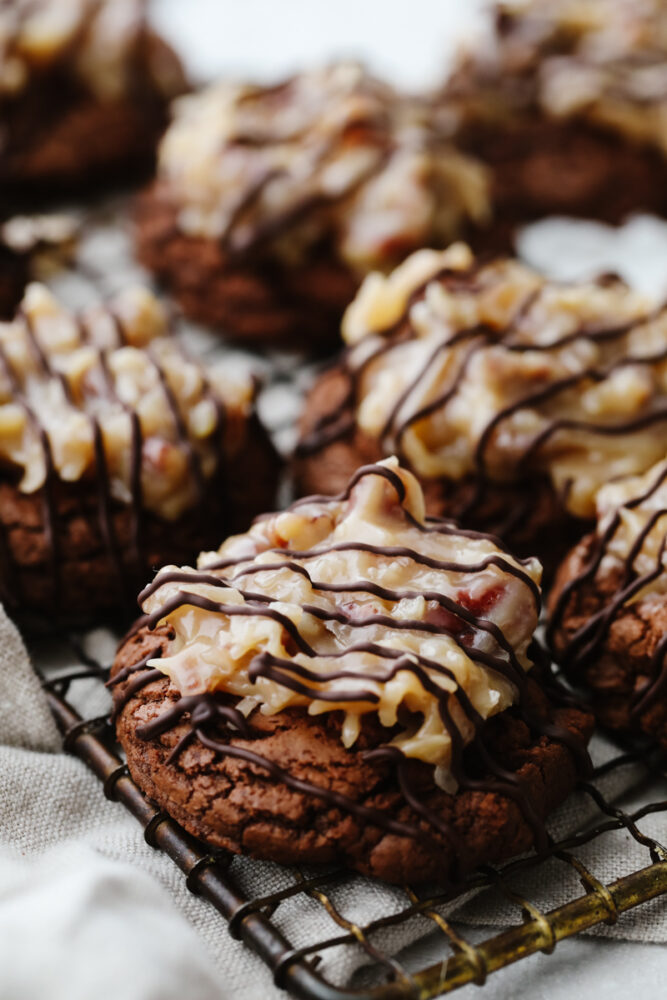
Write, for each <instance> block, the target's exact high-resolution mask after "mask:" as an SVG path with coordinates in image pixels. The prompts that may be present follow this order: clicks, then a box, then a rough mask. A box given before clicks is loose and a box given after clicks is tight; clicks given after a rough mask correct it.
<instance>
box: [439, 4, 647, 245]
mask: <svg viewBox="0 0 667 1000" xmlns="http://www.w3.org/2000/svg"><path fill="white" fill-rule="evenodd" d="M495 11H496V17H495V27H494V30H493V32H492V35H491V37H490V39H489V40H488V41H486V42H484V41H481V40H480V44H479V45H478V47H477V48H476V49H475V50H474V51H472V52H467V53H465V54H464V55H462V57H461V58H460V60H459V63H458V65H457V66H456V67H455V70H454V72H453V74H452V76H451V78H450V79H449V81H448V82H447V84H446V86H445V88H444V91H443V93H442V94H441V97H440V100H441V110H442V111H443V112H444V114H445V115H446V116H447V118H448V119H450V118H451V117H452V116H454V117H455V119H456V120H457V127H456V131H455V134H456V137H457V141H458V142H459V143H460V144H461V146H462V147H463V148H464V149H466V150H467V151H468V152H470V153H471V154H473V155H474V156H476V157H479V159H480V160H482V162H484V163H486V164H487V165H488V166H489V167H490V168H491V171H492V176H493V181H492V190H493V204H494V209H495V215H496V220H497V222H498V223H499V224H500V225H503V224H504V223H507V222H523V221H526V220H527V219H531V218H540V217H542V216H545V215H551V214H565V215H582V216H585V217H587V218H601V219H605V220H607V221H610V222H619V221H621V220H622V219H623V218H624V217H625V216H626V215H627V214H629V213H630V212H633V211H634V212H636V211H650V212H657V213H659V214H663V215H664V214H665V213H667V194H666V193H665V191H666V187H665V182H666V181H667V160H666V159H665V150H666V149H667V134H666V133H665V126H664V117H665V108H666V106H667V105H666V104H665V87H664V83H663V80H662V73H663V66H664V62H665V54H666V53H665V48H664V37H665V33H664V27H665V23H666V20H665V19H666V13H665V7H664V4H662V3H661V2H660V0H649V2H648V3H645V4H630V3H608V2H606V0H594V2H593V3H589V4H587V5H586V9H585V10H583V9H582V8H581V7H580V6H576V5H573V4H571V3H569V2H568V0H531V2H530V3H528V4H522V5H520V6H517V5H516V4H509V3H499V4H496V7H495Z"/></svg>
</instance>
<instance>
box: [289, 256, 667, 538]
mask: <svg viewBox="0 0 667 1000" xmlns="http://www.w3.org/2000/svg"><path fill="white" fill-rule="evenodd" d="M491 266H492V267H493V263H492V264H491ZM485 267H486V265H485V264H484V262H482V261H479V260H478V261H476V262H474V263H473V264H472V266H470V267H469V268H467V269H466V270H463V271H452V270H451V269H448V268H446V269H442V270H441V271H440V272H438V273H436V274H435V275H433V276H431V277H429V278H428V279H427V280H425V281H424V282H423V283H422V284H421V285H419V286H418V287H417V288H416V289H415V290H414V291H413V292H412V294H411V295H410V297H409V299H408V302H407V305H406V307H405V309H404V311H403V313H402V315H401V316H400V318H399V319H398V320H397V321H396V322H394V323H392V324H391V326H390V327H387V328H386V329H384V330H379V331H369V333H368V334H367V337H366V338H365V339H364V340H362V341H360V342H358V343H357V344H356V345H354V346H353V347H350V348H348V349H347V350H346V351H345V352H343V354H342V356H341V359H340V362H339V370H340V371H341V373H342V375H343V376H344V379H345V382H346V385H347V388H346V390H345V393H344V396H343V398H342V399H339V398H337V399H336V400H335V403H334V404H333V405H332V408H331V409H330V410H328V411H327V412H325V413H323V414H321V415H319V416H318V418H317V419H316V421H315V422H314V424H313V425H312V427H311V428H310V429H309V430H308V431H307V432H306V433H305V434H304V436H303V437H302V440H301V441H300V443H299V444H298V446H297V449H296V457H297V459H307V458H308V457H309V456H314V455H316V454H318V453H319V452H321V451H322V450H323V449H325V448H327V447H328V446H329V445H331V444H333V443H335V442H338V441H345V442H348V443H351V444H352V446H353V447H354V440H355V435H356V433H357V429H358V427H357V408H358V406H359V405H360V403H361V401H362V398H363V395H362V394H363V384H362V383H363V379H364V377H365V376H366V375H367V373H368V372H369V371H371V370H372V366H373V365H374V364H375V363H376V362H377V361H379V360H381V359H382V358H383V357H384V356H385V355H386V354H388V353H390V352H391V351H393V350H394V349H395V348H397V347H399V346H400V345H401V344H403V343H405V342H406V341H409V340H415V339H418V338H419V336H420V334H419V331H418V330H417V329H416V328H415V326H414V323H413V315H412V309H413V306H414V305H415V304H416V303H418V302H421V301H424V300H425V299H426V295H427V290H428V289H429V288H430V287H432V286H437V285H440V286H441V287H443V288H444V289H445V290H446V291H448V292H450V293H452V294H456V293H457V292H459V291H463V292H468V293H472V294H474V293H475V292H476V291H477V288H478V285H479V284H480V276H483V274H484V270H485ZM501 280H502V279H501ZM604 284H605V282H604V280H603V279H602V280H601V281H600V285H601V286H604ZM550 287H552V286H551V285H549V284H548V283H545V284H543V285H542V286H540V287H539V288H538V289H537V290H533V291H531V292H529V293H528V294H527V295H526V296H525V297H524V299H523V301H521V302H519V303H518V305H517V307H516V310H515V311H514V314H513V315H512V317H511V319H510V320H509V322H508V323H507V325H506V326H505V327H504V328H501V329H498V328H492V327H490V326H487V325H485V324H476V325H473V326H471V327H467V328H463V329H459V330H456V331H455V332H454V333H452V334H451V335H448V336H445V335H443V339H441V340H439V341H438V342H437V343H436V344H435V346H434V347H433V349H432V350H431V351H430V352H429V354H428V356H427V357H426V359H425V361H424V362H423V363H422V364H421V366H420V368H419V370H418V372H417V374H416V375H415V376H414V377H413V378H411V380H410V381H409V383H408V384H407V385H406V386H405V387H403V388H402V390H401V391H400V394H399V395H398V396H397V398H396V400H395V401H394V403H393V405H392V406H391V409H390V410H389V413H388V416H387V417H386V419H385V423H384V425H383V427H382V428H381V430H380V431H379V432H378V434H377V439H376V444H377V447H378V451H379V452H380V453H381V454H383V455H391V454H396V455H398V457H399V458H400V460H401V462H402V463H403V464H405V465H407V466H408V467H411V466H410V460H409V458H408V457H407V455H406V453H405V448H404V438H405V435H406V433H407V432H408V431H410V429H411V428H412V427H414V426H415V425H416V424H418V423H420V422H421V421H424V420H426V419H428V418H432V417H434V416H436V417H438V418H443V419H446V418H445V416H444V415H445V414H446V411H447V408H448V406H449V405H450V404H451V403H452V402H454V401H455V400H456V399H457V397H458V394H459V392H460V390H461V388H462V386H463V381H464V379H465V377H466V375H467V373H468V371H469V368H470V365H471V363H473V361H474V360H475V359H476V358H477V357H478V356H479V354H480V352H483V351H485V350H487V349H488V348H490V347H494V346H499V347H502V349H503V350H504V351H507V352H510V353H520V354H523V353H527V352H535V353H537V354H540V353H543V354H544V353H548V352H552V351H553V352H557V351H560V350H562V349H564V348H568V347H570V346H571V345H575V344H576V343H577V342H584V343H586V342H587V343H590V344H592V345H598V344H604V345H607V346H608V349H609V351H610V355H611V356H610V359H609V360H608V361H607V362H605V363H604V364H601V365H600V366H597V367H596V366H587V367H582V369H581V370H580V371H575V372H573V373H571V374H567V375H565V376H561V377H558V378H555V379H554V380H552V381H551V382H549V384H547V385H545V384H544V382H543V381H542V380H541V379H540V381H538V383H537V384H538V386H539V387H538V388H534V387H533V388H531V387H530V385H529V386H528V388H527V389H526V391H524V392H523V393H522V394H521V395H520V396H519V398H515V399H513V400H512V401H511V402H509V403H508V404H507V405H504V406H502V407H501V408H499V409H498V410H497V411H496V412H495V414H494V415H493V416H492V417H491V418H490V419H489V420H488V422H487V423H486V425H485V426H484V427H482V428H481V430H480V432H479V435H478V436H477V438H476V442H475V444H474V445H473V453H472V454H471V455H470V459H471V467H472V471H471V472H469V473H466V474H465V476H463V478H465V479H466V480H469V479H472V485H473V488H472V490H471V492H470V495H469V496H468V499H467V500H466V502H465V504H464V506H463V507H462V508H461V509H459V510H457V516H458V517H463V518H466V517H469V518H473V523H474V515H475V512H476V511H479V510H480V509H481V508H483V506H484V504H485V503H486V501H490V500H491V499H492V495H493V489H494V484H495V483H496V482H497V481H500V482H501V485H502V484H507V483H508V482H512V483H515V484H519V483H524V484H526V489H527V492H529V489H530V487H529V484H530V483H531V482H533V481H534V480H535V479H536V478H541V477H542V476H543V475H544V472H545V469H544V463H542V464H541V459H542V456H543V453H544V448H545V446H546V445H548V444H549V443H550V442H551V441H552V440H553V439H554V438H556V437H557V436H558V435H559V434H564V433H565V434H575V435H581V436H583V437H584V439H586V438H592V439H595V438H612V437H617V436H618V437H620V436H624V435H628V436H632V435H634V434H640V433H642V432H645V431H646V430H647V429H649V428H651V427H658V426H659V425H664V428H663V430H661V431H660V433H663V434H665V437H666V441H667V399H665V398H664V397H660V396H659V395H657V396H656V397H655V398H654V400H653V401H649V402H648V403H647V404H646V405H645V406H644V408H643V409H642V410H641V411H639V412H638V413H637V414H636V415H634V416H632V417H631V418H627V419H624V418H622V415H621V414H619V415H617V416H616V417H614V416H612V417H610V418H609V419H604V420H598V421H595V420H593V419H589V418H587V417H586V416H581V417H576V416H574V417H573V418H569V417H568V416H567V415H562V416H561V415H559V413H558V408H559V405H560V398H561V397H562V396H563V395H564V394H566V393H567V394H569V395H571V394H572V393H573V392H577V391H584V390H585V389H586V388H587V386H588V385H590V384H595V383H602V382H604V381H605V380H606V379H608V378H610V376H612V375H613V374H614V373H615V372H617V371H619V370H620V369H622V368H629V367H631V366H636V367H640V366H651V365H659V364H661V363H662V362H664V361H665V360H666V359H667V345H666V346H665V347H659V348H658V349H657V350H656V351H654V352H652V353H651V354H648V353H645V354H642V353H630V348H629V347H626V346H625V345H624V344H623V343H622V339H623V338H624V337H626V336H627V335H628V334H630V333H631V332H632V331H633V330H634V328H635V327H638V326H642V325H644V324H649V323H651V322H652V321H655V320H660V319H662V318H663V317H664V316H665V309H666V307H664V306H661V307H660V308H658V309H655V310H652V311H648V310H647V311H646V313H645V314H643V315H641V316H638V317H637V318H636V319H635V320H632V321H627V322H624V323H615V324H612V325H609V326H606V325H604V324H602V325H594V324H592V323H582V324H581V325H580V326H578V327H577V328H576V329H575V330H573V331H570V332H568V333H566V334H563V335H562V336H560V337H557V338H555V339H554V340H552V341H550V342H549V343H539V342H538V343H535V342H534V339H531V340H528V339H526V337H525V334H523V338H524V339H520V338H521V336H522V324H523V323H524V322H525V320H526V319H527V318H529V317H530V315H531V313H532V311H533V310H534V309H535V308H536V307H538V306H539V304H540V300H541V298H542V295H543V293H544V292H545V291H546V290H548V289H549V288H550ZM376 341H377V342H378V346H372V347H370V348H368V347H367V346H366V347H364V346H363V345H375V343H376ZM457 350H458V352H459V354H458V357H457V356H454V357H453V359H452V365H451V366H448V369H447V374H446V375H444V376H443V377H442V379H441V384H440V383H438V384H437V385H436V386H435V387H431V386H430V382H431V381H432V375H431V374H430V373H431V372H432V369H433V366H434V365H435V364H436V363H437V362H438V360H439V359H440V357H441V356H442V355H443V354H444V353H445V352H448V351H457ZM420 393H423V394H426V393H428V395H430V396H431V397H432V398H430V399H428V396H427V399H428V401H427V402H425V403H424V404H423V405H421V406H418V407H417V406H416V405H415V406H413V407H412V408H411V406H410V401H411V399H412V398H413V397H415V396H416V395H418V394H420ZM528 409H537V410H539V411H540V412H541V414H542V416H543V418H544V426H543V427H542V428H541V429H540V430H539V432H538V433H537V434H535V435H534V436H533V437H532V439H531V440H529V441H527V442H526V443H525V445H524V446H523V447H522V451H521V454H520V455H519V456H518V458H517V460H516V461H515V462H513V467H512V465H511V464H510V462H509V461H507V462H505V466H504V468H503V469H502V470H501V471H500V472H498V471H494V470H492V469H490V468H489V450H490V448H491V446H492V445H493V444H494V442H495V441H497V439H498V438H499V436H502V433H503V427H504V425H507V422H508V421H509V420H510V419H511V418H512V417H514V416H515V414H518V413H520V411H522V410H528ZM363 433H364V432H362V434H363ZM565 440H566V439H565ZM629 447H630V446H629ZM654 460H655V458H654V459H653V461H654ZM413 471H417V473H418V470H414V469H413ZM547 471H548V470H547ZM637 471H644V470H643V469H638V470H637ZM426 478H430V477H426ZM436 478H441V479H442V480H443V482H446V481H447V477H446V476H441V477H436ZM566 493H567V491H565V493H564V495H563V496H561V497H560V498H559V502H560V503H561V504H562V505H563V506H564V505H565V503H566V500H567V496H566ZM527 504H528V505H527V508H526V510H523V509H521V510H518V511H516V512H515V511H513V512H512V513H511V514H510V515H509V516H510V521H508V522H507V523H505V522H504V521H502V522H500V521H499V523H497V524H496V523H492V527H493V529H494V530H495V531H496V532H497V533H501V531H504V532H505V533H507V531H508V528H509V529H511V528H512V527H516V526H517V524H520V522H521V521H522V520H523V519H524V517H525V514H526V513H527V510H529V509H530V506H529V505H530V495H529V496H528V498H527ZM502 516H503V517H504V514H503V515H502Z"/></svg>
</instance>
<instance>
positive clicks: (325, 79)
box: [137, 63, 488, 350]
mask: <svg viewBox="0 0 667 1000" xmlns="http://www.w3.org/2000/svg"><path fill="white" fill-rule="evenodd" d="M487 214H488V204H487V200H486V175H485V173H484V170H483V169H482V168H480V167H479V165H477V164H476V163H475V162H474V161H472V160H471V159H470V158H468V157H464V156H461V154H460V153H458V152H457V151H456V150H454V149H453V148H452V146H451V143H450V142H449V140H448V139H447V138H446V136H444V135H443V134H442V133H440V132H439V131H438V130H437V129H436V128H435V127H434V125H433V123H432V121H431V118H430V116H429V115H428V113H427V108H426V105H425V104H424V103H423V102H418V101H416V100H408V99H407V98H404V97H402V96H400V95H399V94H397V93H396V92H395V91H394V90H393V89H392V88H390V87H389V86H387V85H385V84H383V83H381V82H380V81H378V80H375V79H373V78H372V77H370V76H369V75H368V74H366V73H365V72H364V71H363V70H362V69H361V68H360V67H359V66H356V65H353V64H347V63H344V64H338V65H333V66H330V67H328V68H326V69H322V70H317V71H312V72H306V73H302V74H300V75H297V76H294V77H292V78H291V79H289V80H286V81H285V82H284V83H281V84H278V85H276V86H273V87H255V86H249V85H235V84H231V83H218V84H215V85H213V86H210V87H208V88H206V89H205V90H204V91H202V92H201V93H199V94H196V95H193V96H190V97H187V98H184V99H183V100H181V101H179V102H177V103H176V105H175V109H174V117H173V121H172V124H171V125H170V127H169V129H168V130H167V132H166V134H165V137H164V139H163V141H162V144H161V147H160V152H159V157H158V170H157V181H156V183H155V185H154V186H153V187H151V188H150V189H149V190H148V191H147V192H146V193H145V195H144V196H143V198H141V199H140V202H139V206H138V211H137V248H138V254H139V257H140V259H141V260H142V261H143V262H144V264H146V266H147V267H148V268H149V269H150V270H152V271H153V272H154V273H155V274H157V275H158V277H159V278H160V279H161V280H163V281H164V283H165V284H166V286H167V287H168V288H170V289H171V290H172V291H173V293H174V295H175V296H176V297H177V298H178V300H179V301H180V303H181V305H182V306H183V309H184V311H185V312H186V313H188V315H191V316H193V317H194V318H195V319H197V320H200V321H202V322H205V323H208V324H211V325H213V326H216V327H219V328H220V329H222V330H223V332H224V333H226V334H228V335H229V336H232V337H236V338H238V339H240V340H243V341H245V342H255V343H270V344H273V343H277V344H286V343H287V344H292V345H294V344H296V345H298V346H300V347H305V348H307V349H315V350H317V349H320V348H321V347H322V346H326V345H327V344H331V343H335V342H336V340H337V337H338V325H339V321H340V316H341V314H342V312H343V310H344V308H345V306H346V305H347V303H348V302H349V300H350V298H351V297H352V295H353V294H354V291H355V290H356V288H357V287H358V284H359V282H360V280H361V278H362V277H363V275H364V274H365V273H367V272H368V271H370V270H373V269H377V268H379V269H381V270H386V269H388V268H390V267H391V266H393V265H394V264H395V263H397V262H398V261H400V260H402V259H403V258H404V257H405V256H407V254H408V253H409V252H410V251H411V250H413V249H415V248H417V247H419V246H422V245H424V244H428V245H435V246H439V245H446V244H447V243H449V242H450V240H451V239H452V238H453V237H454V236H457V235H459V234H460V233H461V232H462V231H464V230H465V231H467V230H468V229H469V228H470V226H471V225H473V224H477V223H482V222H483V221H484V220H485V219H486V217H487Z"/></svg>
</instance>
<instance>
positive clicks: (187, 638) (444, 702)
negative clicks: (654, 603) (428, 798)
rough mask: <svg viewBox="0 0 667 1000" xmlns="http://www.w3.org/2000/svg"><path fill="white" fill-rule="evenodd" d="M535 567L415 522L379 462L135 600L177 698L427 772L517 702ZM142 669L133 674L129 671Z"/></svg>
mask: <svg viewBox="0 0 667 1000" xmlns="http://www.w3.org/2000/svg"><path fill="white" fill-rule="evenodd" d="M540 573H541V570H540V565H539V563H538V562H537V560H534V559H530V560H526V561H523V562H521V561H518V560H516V559H514V558H513V557H512V556H510V555H508V554H507V553H506V552H504V551H502V550H501V549H499V548H498V545H497V543H496V542H495V541H494V539H492V538H491V537H489V536H485V535H480V534H476V533H474V532H463V531H460V530H459V529H457V528H456V527H455V526H454V525H453V524H452V523H451V522H447V521H441V520H431V519H427V518H425V515H424V501H423V496H422V492H421V489H420V487H419V485H418V483H417V481H416V479H415V478H414V477H413V476H412V475H411V474H410V473H408V472H406V471H405V470H404V469H402V468H400V466H399V465H398V462H397V460H396V459H395V458H391V459H387V460H386V461H384V462H382V463H380V464H378V465H373V466H365V467H363V468H362V469H360V470H359V471H358V472H357V473H356V475H355V476H354V477H353V478H352V480H351V481H350V484H349V486H348V488H347V489H346V490H345V491H344V493H342V494H340V495H339V496H336V497H332V498H326V497H308V498H306V499H304V500H300V501H298V502H297V503H296V504H294V505H293V506H292V507H290V508H289V509H288V510H286V511H284V512H283V513H279V514H273V515H270V516H269V517H267V518H266V519H263V520H260V521H258V522H256V523H255V525H253V527H252V528H251V529H250V531H249V532H248V533H247V534H245V535H238V536H235V537H233V538H230V539H229V540H228V541H227V542H225V543H224V544H223V545H222V546H221V548H220V549H219V550H218V552H215V553H204V554H203V555H202V556H201V557H200V559H199V562H198V568H197V569H196V570H194V569H190V568H187V567H185V568H182V569H177V568H176V567H166V568H164V569H163V570H161V571H160V573H159V574H158V576H157V577H156V579H155V581H154V582H153V583H152V584H151V585H150V586H149V587H148V588H146V590H145V591H144V592H143V595H142V596H141V598H140V600H141V601H142V604H143V608H144V611H145V612H146V614H147V615H148V623H149V624H150V625H151V626H156V625H158V624H168V625H169V626H170V627H171V629H172V630H173V633H174V638H173V640H172V641H171V643H170V647H169V650H168V653H167V655H165V656H162V657H161V658H158V659H155V660H151V661H149V662H148V666H149V667H153V668H155V669H156V670H159V671H161V672H163V673H164V674H167V675H168V676H169V677H170V678H171V680H172V681H173V682H174V683H175V684H176V686H177V687H178V689H179V690H180V692H181V694H182V695H183V697H184V698H186V699H187V698H189V697H191V696H196V695H201V694H203V693H210V692H225V693H227V694H230V695H233V696H235V697H236V698H239V699H240V701H239V702H238V704H237V706H236V707H237V709H238V710H240V711H241V712H242V713H243V714H245V715H249V714H250V712H251V711H252V710H253V709H254V708H256V707H257V706H259V708H260V710H261V711H262V712H264V713H267V714H273V713H275V712H279V711H281V710H282V709H284V708H286V707H288V706H292V705H299V706H304V707H305V708H307V710H308V712H309V713H311V714H314V715H319V714H321V713H325V712H331V711H337V710H341V711H342V712H343V713H344V723H343V727H342V740H343V742H344V744H345V745H346V746H348V747H349V746H352V745H353V744H354V743H355V741H356V739H357V736H358V734H359V730H360V726H361V721H362V717H363V716H364V715H366V714H368V713H377V716H378V718H379V720H380V722H381V723H382V725H384V726H386V727H393V730H394V731H393V735H391V734H390V736H391V738H390V740H389V739H388V742H389V745H390V747H391V748H393V750H394V751H400V752H401V753H402V754H403V755H405V756H408V757H416V758H419V759H421V760H423V761H427V762H429V763H431V764H434V765H436V767H437V768H438V770H437V775H438V779H439V781H440V783H441V784H443V785H444V786H445V787H447V786H448V785H451V771H450V766H451V763H452V754H453V753H454V752H458V751H459V750H460V748H461V746H462V745H463V744H465V743H468V742H469V741H470V740H471V739H472V738H473V737H474V735H475V732H476V730H477V727H478V725H479V724H480V722H481V721H483V720H484V719H487V718H489V717H490V716H492V715H495V714H496V713H498V712H500V711H502V710H503V709H506V708H507V707H508V706H510V705H512V704H514V703H515V702H517V700H519V697H520V692H521V688H522V684H523V680H524V677H525V671H526V670H528V669H529V668H530V666H531V661H530V658H529V656H528V646H529V643H530V642H531V639H532V636H533V632H534V629H535V627H536V624H537V618H538V614H539V603H540V597H539V587H538V584H539V579H540ZM142 665H143V664H142Z"/></svg>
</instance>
